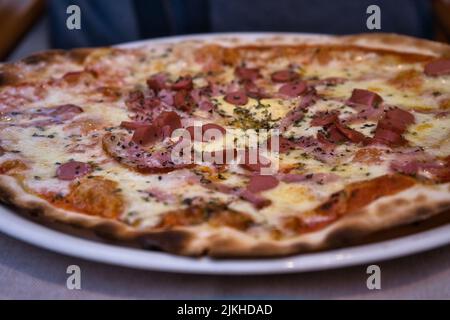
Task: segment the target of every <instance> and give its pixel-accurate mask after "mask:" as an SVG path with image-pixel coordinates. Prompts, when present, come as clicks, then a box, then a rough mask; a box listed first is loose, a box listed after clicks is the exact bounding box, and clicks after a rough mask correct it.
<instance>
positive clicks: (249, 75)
mask: <svg viewBox="0 0 450 320" xmlns="http://www.w3.org/2000/svg"><path fill="white" fill-rule="evenodd" d="M234 74H235V75H236V76H237V77H238V78H239V79H241V80H246V81H253V80H256V79H258V78H261V74H260V73H259V69H258V68H245V67H237V68H236V69H235V70H234Z"/></svg>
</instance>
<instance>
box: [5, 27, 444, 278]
mask: <svg viewBox="0 0 450 320" xmlns="http://www.w3.org/2000/svg"><path fill="white" fill-rule="evenodd" d="M280 35H281V36H283V35H286V36H299V37H316V38H317V37H327V36H328V35H326V34H312V33H295V32H292V33H289V32H226V33H208V34H190V35H178V36H170V37H160V38H153V39H147V40H139V41H132V42H127V43H122V44H117V45H115V46H114V47H120V48H134V47H139V46H143V45H148V44H161V43H173V42H179V41H185V40H196V39H210V38H214V37H218V36H219V37H240V38H246V39H256V38H260V37H270V36H280ZM0 231H1V232H3V233H4V234H6V235H8V236H10V237H12V238H15V239H18V240H21V241H23V242H26V243H28V244H31V245H34V246H37V247H40V248H43V249H47V250H50V251H53V252H56V253H60V254H64V255H68V256H72V257H77V258H81V259H85V260H89V261H95V262H100V263H106V264H111V265H117V266H121V267H129V268H135V269H143V270H151V271H160V272H172V273H184V274H203V275H262V274H283V273H300V272H310V271H320V270H328V269H337V268H344V267H350V266H355V265H363V264H367V263H372V262H379V261H384V260H390V259H394V258H399V257H404V256H407V255H412V254H415V253H419V252H423V251H427V250H431V249H435V248H438V247H441V246H444V245H447V244H449V243H450V224H446V225H443V226H439V227H435V228H433V229H430V230H426V231H422V232H418V233H414V234H412V235H407V236H402V237H399V238H394V239H390V240H385V241H380V242H375V243H371V244H365V245H358V246H352V247H345V248H340V249H333V250H327V251H321V252H314V253H303V254H297V255H292V256H288V257H278V258H259V259H221V260H218V259H213V258H210V257H201V258H192V257H183V256H177V255H173V254H170V253H165V252H158V251H149V250H143V249H136V248H128V247H123V246H120V245H114V244H108V243H103V242H97V241H93V240H88V239H85V238H82V237H78V236H74V235H70V234H67V233H64V232H60V231H57V230H54V229H52V228H49V227H47V226H45V225H42V224H39V223H36V222H34V221H32V220H31V219H28V218H26V217H24V216H22V215H20V214H19V213H15V212H14V210H13V209H11V208H9V207H6V206H5V205H4V204H0ZM58 240H59V241H58ZM411 242H414V246H411ZM124 257H125V258H128V259H124Z"/></svg>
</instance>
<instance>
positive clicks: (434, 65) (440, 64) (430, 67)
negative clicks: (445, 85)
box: [424, 59, 450, 77]
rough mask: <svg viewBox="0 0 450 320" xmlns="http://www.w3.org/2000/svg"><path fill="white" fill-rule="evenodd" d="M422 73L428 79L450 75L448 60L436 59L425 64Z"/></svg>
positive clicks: (449, 60) (449, 61)
mask: <svg viewBox="0 0 450 320" xmlns="http://www.w3.org/2000/svg"><path fill="white" fill-rule="evenodd" d="M424 73H425V74H426V75H427V76H430V77H436V76H442V75H447V74H450V59H438V60H434V61H431V62H429V63H427V64H426V65H425V68H424Z"/></svg>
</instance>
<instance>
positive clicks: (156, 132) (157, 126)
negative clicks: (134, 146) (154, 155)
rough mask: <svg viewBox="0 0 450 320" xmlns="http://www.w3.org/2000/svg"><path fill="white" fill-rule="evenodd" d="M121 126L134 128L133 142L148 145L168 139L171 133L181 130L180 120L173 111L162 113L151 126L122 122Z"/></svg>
mask: <svg viewBox="0 0 450 320" xmlns="http://www.w3.org/2000/svg"><path fill="white" fill-rule="evenodd" d="M122 125H125V126H126V127H127V128H128V129H132V128H133V127H134V128H135V129H134V130H135V131H134V134H133V137H132V141H133V142H135V143H138V144H141V145H148V144H152V143H155V142H157V141H160V140H164V139H165V138H167V137H170V135H171V134H172V132H173V131H175V130H176V129H178V128H181V119H180V116H179V115H178V114H177V113H176V112H174V111H164V112H162V113H161V114H160V115H159V116H158V117H157V118H156V119H155V120H154V121H153V122H152V123H151V124H147V125H144V124H141V123H139V122H135V123H130V122H125V123H124V122H122Z"/></svg>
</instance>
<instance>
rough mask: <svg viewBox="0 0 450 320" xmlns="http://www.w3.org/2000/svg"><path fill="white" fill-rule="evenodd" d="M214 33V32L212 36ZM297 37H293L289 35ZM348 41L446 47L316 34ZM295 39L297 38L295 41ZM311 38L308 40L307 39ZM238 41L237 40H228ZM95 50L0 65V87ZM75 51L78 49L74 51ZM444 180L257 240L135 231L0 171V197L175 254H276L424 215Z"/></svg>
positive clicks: (337, 242)
mask: <svg viewBox="0 0 450 320" xmlns="http://www.w3.org/2000/svg"><path fill="white" fill-rule="evenodd" d="M280 37H282V36H273V37H272V38H270V37H268V38H267V40H265V41H259V43H261V44H264V43H266V44H276V43H277V39H276V38H280ZM219 38H220V37H218V40H219V41H220V39H219ZM295 39H297V40H295V41H299V39H301V38H299V37H295ZM324 41H325V43H327V44H333V43H335V44H352V45H357V46H363V47H369V48H374V49H388V50H393V51H398V52H412V53H419V54H424V55H429V56H435V57H443V56H445V57H448V56H450V46H448V45H445V44H440V43H436V42H432V41H427V40H421V39H416V38H411V37H406V36H400V35H394V34H361V35H353V36H343V37H321V40H320V41H319V43H324ZM296 43H297V44H298V42H296ZM313 43H314V42H313ZM234 44H235V45H242V44H243V43H242V42H240V43H234ZM93 50H95V49H78V50H75V51H70V52H65V51H56V52H54V51H52V52H44V53H39V54H37V55H34V58H25V59H24V60H22V61H19V62H16V63H14V64H6V65H1V66H0V86H1V85H13V84H14V83H15V78H13V75H12V72H10V71H9V70H14V69H16V68H20V64H21V63H30V61H31V62H32V63H34V62H36V61H38V62H42V61H43V62H45V63H47V62H48V63H49V61H51V60H52V59H54V57H55V56H58V55H64V56H68V57H70V59H76V61H78V63H81V64H82V63H83V61H84V59H85V58H86V57H87V56H88V55H89V54H90V53H91V52H92V51H93ZM78 53H79V54H78ZM449 193H450V187H449V184H444V185H438V186H423V185H419V186H416V187H413V188H410V189H408V190H406V191H403V192H401V193H399V194H397V195H394V196H389V197H383V198H381V199H379V200H377V201H375V202H374V203H371V204H370V205H368V206H367V207H365V208H364V209H362V210H360V211H359V212H356V213H354V214H351V215H348V216H345V217H343V218H341V219H340V220H338V221H337V222H336V223H334V224H332V225H330V226H328V227H326V228H324V229H322V230H319V231H317V232H312V233H307V234H303V235H299V236H298V237H295V238H292V239H289V240H282V241H276V240H258V239H256V238H253V237H251V236H250V235H247V234H246V233H245V232H242V231H238V230H234V229H230V228H227V227H221V228H209V229H202V228H201V227H178V228H174V229H171V230H138V229H135V228H132V227H130V226H128V225H126V224H125V223H122V222H119V221H112V220H109V219H105V218H101V217H96V216H89V215H85V214H81V213H77V212H72V211H67V210H63V209H59V208H56V207H53V206H52V205H51V204H50V203H48V202H47V201H45V200H43V199H41V198H39V197H37V196H34V195H32V194H29V193H27V192H26V191H25V190H24V189H23V188H22V187H21V186H20V184H19V183H18V182H17V181H16V179H15V178H13V177H10V176H7V175H0V200H2V201H3V202H6V203H9V204H11V205H13V206H14V207H16V208H20V209H23V210H25V211H27V212H31V213H34V214H39V215H41V216H42V217H43V218H44V219H46V220H49V221H57V222H62V223H65V224H69V225H74V226H79V227H82V228H86V229H91V230H93V231H95V232H96V233H98V234H100V235H102V236H105V237H112V238H114V239H118V240H122V241H131V240H138V241H140V242H141V243H142V244H143V245H144V246H152V247H158V248H160V249H162V250H165V251H168V252H172V253H175V254H180V255H190V256H198V255H202V254H208V255H210V256H213V257H231V256H234V257H236V256H238V257H262V256H281V255H288V254H293V253H299V252H306V251H311V250H318V249H324V248H330V247H335V246H341V245H346V244H349V243H351V242H352V241H353V240H354V239H356V238H360V237H362V236H363V235H366V234H369V233H373V232H375V231H379V230H383V229H387V228H392V227H394V226H399V225H403V224H408V223H412V222H414V221H419V220H423V219H427V218H429V217H431V216H433V215H436V214H438V213H440V212H442V211H445V210H447V209H449V208H450V197H449Z"/></svg>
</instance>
